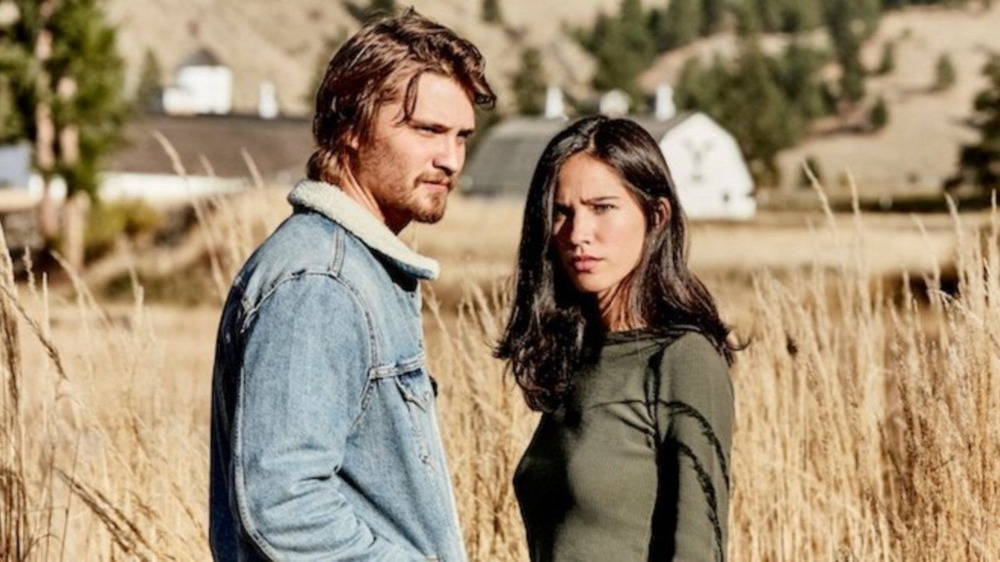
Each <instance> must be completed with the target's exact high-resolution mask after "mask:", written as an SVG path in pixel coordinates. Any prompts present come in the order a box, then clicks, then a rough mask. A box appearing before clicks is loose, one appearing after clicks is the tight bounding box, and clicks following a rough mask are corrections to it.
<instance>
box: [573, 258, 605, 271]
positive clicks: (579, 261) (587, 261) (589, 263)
mask: <svg viewBox="0 0 1000 562" xmlns="http://www.w3.org/2000/svg"><path fill="white" fill-rule="evenodd" d="M570 261H571V263H572V264H573V269H574V270H575V271H576V272H577V273H586V272H588V271H590V270H592V269H594V267H595V266H596V265H597V262H598V261H600V260H598V259H597V258H595V257H593V256H580V257H574V258H572V259H571V260H570Z"/></svg>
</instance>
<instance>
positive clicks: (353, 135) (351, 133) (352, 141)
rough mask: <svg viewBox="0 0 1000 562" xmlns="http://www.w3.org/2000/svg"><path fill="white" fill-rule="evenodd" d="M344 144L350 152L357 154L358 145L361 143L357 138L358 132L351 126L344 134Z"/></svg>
mask: <svg viewBox="0 0 1000 562" xmlns="http://www.w3.org/2000/svg"><path fill="white" fill-rule="evenodd" d="M344 140H345V142H344V146H345V147H347V148H348V149H349V150H350V151H351V152H353V153H355V154H357V152H358V146H360V145H361V140H360V139H359V138H358V132H357V130H355V129H354V127H351V128H350V129H349V130H348V131H347V133H345V134H344Z"/></svg>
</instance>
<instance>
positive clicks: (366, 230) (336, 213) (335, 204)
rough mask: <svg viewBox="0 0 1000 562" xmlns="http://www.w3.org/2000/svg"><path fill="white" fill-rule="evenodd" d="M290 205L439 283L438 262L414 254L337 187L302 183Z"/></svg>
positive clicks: (368, 212)
mask: <svg viewBox="0 0 1000 562" xmlns="http://www.w3.org/2000/svg"><path fill="white" fill-rule="evenodd" d="M288 202H289V203H291V204H292V206H293V207H300V208H305V209H308V210H311V211H315V212H317V213H319V214H321V215H323V216H325V217H327V218H329V219H330V220H332V221H334V222H336V223H337V224H339V225H340V226H342V227H344V228H345V229H346V230H348V231H349V232H351V234H354V235H355V236H357V237H358V238H359V239H360V240H361V241H362V242H363V243H364V244H365V245H366V246H368V247H369V248H371V249H372V250H374V251H376V252H378V253H380V254H382V255H383V256H385V257H387V258H389V259H390V260H392V261H393V262H394V263H395V264H396V265H397V266H398V267H399V268H400V269H402V270H403V271H405V272H407V273H408V274H410V275H412V276H414V277H417V278H419V279H437V276H438V274H439V273H440V271H441V266H440V265H438V262H437V261H435V260H433V259H431V258H428V257H426V256H422V255H420V254H418V253H416V252H414V251H413V250H411V249H410V248H409V247H408V246H407V245H406V244H404V243H403V242H402V240H400V239H399V238H398V237H397V236H396V235H395V234H393V232H392V231H391V230H389V227H387V226H386V225H385V224H383V223H382V222H381V221H379V220H378V219H376V218H375V216H374V215H372V214H371V212H370V211H369V210H368V209H365V208H364V207H362V206H361V205H360V204H359V203H358V202H357V201H355V200H354V199H351V197H350V196H348V195H347V194H346V193H344V192H343V191H342V190H341V189H340V188H339V187H337V186H335V185H333V184H329V183H325V182H319V181H312V180H301V181H299V182H298V183H297V184H295V187H294V188H293V189H292V192H291V193H289V194H288Z"/></svg>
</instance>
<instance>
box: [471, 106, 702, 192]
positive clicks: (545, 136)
mask: <svg viewBox="0 0 1000 562" xmlns="http://www.w3.org/2000/svg"><path fill="white" fill-rule="evenodd" d="M691 115H693V113H679V114H677V115H676V116H674V117H673V118H671V119H667V120H662V121H661V120H656V119H651V118H645V117H638V118H636V117H629V119H632V120H633V121H635V122H636V123H638V124H639V125H641V126H642V127H643V128H644V129H646V130H647V131H649V133H650V134H651V135H652V136H653V138H655V139H656V140H657V142H659V140H660V139H662V138H663V137H664V136H665V135H666V134H667V133H668V132H669V131H670V130H671V129H673V128H674V127H676V126H677V125H680V124H681V123H682V122H683V121H684V120H686V119H687V118H688V117H690V116H691ZM569 124H570V121H565V120H561V119H544V118H537V117H514V118H511V119H507V120H505V121H503V122H502V123H500V124H499V125H496V126H494V127H493V128H491V129H490V130H489V131H488V132H487V133H486V136H485V137H484V138H483V140H482V141H480V143H479V146H478V147H477V149H476V153H475V154H474V155H473V157H472V158H471V159H470V161H469V164H468V166H466V168H465V171H464V172H463V175H462V190H463V191H464V192H466V193H469V194H473V195H498V196H521V195H523V194H525V193H527V191H528V185H529V184H530V183H531V176H532V174H533V173H534V171H535V165H536V164H537V163H538V159H539V158H540V157H541V155H542V152H544V151H545V147H546V145H548V143H549V141H550V140H552V137H554V136H555V135H556V133H558V132H559V131H561V130H563V129H564V128H566V127H567V126H568V125H569Z"/></svg>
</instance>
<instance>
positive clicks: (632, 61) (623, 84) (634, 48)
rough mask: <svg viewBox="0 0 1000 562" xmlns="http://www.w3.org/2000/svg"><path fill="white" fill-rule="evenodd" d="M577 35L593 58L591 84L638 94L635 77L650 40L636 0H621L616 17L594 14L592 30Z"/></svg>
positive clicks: (649, 52) (645, 61) (650, 50)
mask: <svg viewBox="0 0 1000 562" xmlns="http://www.w3.org/2000/svg"><path fill="white" fill-rule="evenodd" d="M577 36H578V38H579V39H580V41H581V44H582V45H583V46H584V48H586V49H588V50H589V51H590V52H591V53H592V54H593V55H594V58H595V59H596V63H597V65H596V66H597V68H596V70H595V72H594V78H593V82H592V83H593V86H594V88H596V89H598V90H611V89H614V88H618V89H621V90H623V91H624V92H625V93H627V94H629V95H630V96H632V98H633V99H639V98H640V97H641V92H640V91H639V87H638V85H637V84H636V78H637V77H638V76H639V73H641V72H642V71H643V70H645V69H646V68H647V67H648V66H649V63H650V62H652V59H653V54H654V44H653V36H652V34H651V33H650V31H649V26H648V21H647V18H646V14H645V13H644V12H643V9H642V4H641V3H640V1H639V0H623V1H622V4H621V9H620V10H619V14H618V16H617V17H607V16H603V17H598V19H597V22H596V23H595V24H594V28H593V31H592V32H590V33H587V32H586V31H583V32H579V33H578V34H577Z"/></svg>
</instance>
